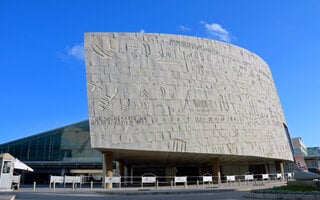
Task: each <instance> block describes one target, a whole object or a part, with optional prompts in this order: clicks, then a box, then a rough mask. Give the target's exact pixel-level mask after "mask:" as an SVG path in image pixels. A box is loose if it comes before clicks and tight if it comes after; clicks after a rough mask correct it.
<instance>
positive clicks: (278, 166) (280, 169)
mask: <svg viewBox="0 0 320 200" xmlns="http://www.w3.org/2000/svg"><path fill="white" fill-rule="evenodd" d="M275 165H276V171H277V173H278V172H280V173H281V179H282V180H284V170H283V162H282V161H280V160H278V161H276V162H275Z"/></svg>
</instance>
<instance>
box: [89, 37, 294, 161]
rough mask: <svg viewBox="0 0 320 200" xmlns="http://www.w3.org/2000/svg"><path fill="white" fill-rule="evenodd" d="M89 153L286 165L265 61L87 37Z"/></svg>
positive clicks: (225, 49)
mask: <svg viewBox="0 0 320 200" xmlns="http://www.w3.org/2000/svg"><path fill="white" fill-rule="evenodd" d="M85 56H86V70H87V72H86V74H87V94H88V104H89V115H90V134H91V143H92V147H93V148H98V149H108V150H113V149H117V150H121V149H124V150H143V151H157V152H162V151H164V152H190V153H204V154H232V155H248V156H257V157H266V158H276V159H284V160H292V155H291V152H290V148H289V143H288V138H287V135H286V132H285V129H284V126H283V124H284V123H285V119H284V116H283V112H282V109H281V106H280V102H279V98H278V95H277V91H276V88H275V85H274V82H273V79H272V75H271V73H270V70H269V67H268V66H267V64H266V63H265V62H264V61H263V60H262V59H261V58H259V57H258V56H257V55H255V54H254V53H252V52H250V51H248V50H245V49H243V48H240V47H237V46H234V45H231V44H227V43H223V42H218V41H214V40H209V39H202V38H196V37H187V36H178V35H166V34H142V33H86V34H85Z"/></svg>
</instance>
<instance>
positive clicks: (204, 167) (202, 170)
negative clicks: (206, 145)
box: [200, 163, 209, 176]
mask: <svg viewBox="0 0 320 200" xmlns="http://www.w3.org/2000/svg"><path fill="white" fill-rule="evenodd" d="M208 169H209V165H208V163H202V164H201V168H200V176H202V175H203V174H206V173H209V170H208Z"/></svg>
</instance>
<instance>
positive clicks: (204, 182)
mask: <svg viewBox="0 0 320 200" xmlns="http://www.w3.org/2000/svg"><path fill="white" fill-rule="evenodd" d="M220 178H221V179H220V180H219V179H218V177H217V176H212V175H211V174H204V175H202V176H156V175H154V174H151V173H147V174H144V175H142V176H117V175H114V176H112V177H103V176H94V177H93V176H50V181H49V187H50V188H51V189H53V190H55V188H56V187H60V188H61V187H63V188H70V186H72V187H71V188H72V189H73V190H75V189H77V188H90V189H94V188H106V184H107V183H109V184H110V183H111V184H112V185H113V188H119V189H120V188H123V187H125V188H129V187H137V188H155V189H159V188H160V187H169V188H173V189H174V188H188V187H190V188H207V187H220V186H228V185H229V186H230V185H233V186H238V185H239V186H241V185H244V184H246V185H250V184H251V185H261V184H266V183H271V182H282V181H288V180H290V179H293V173H285V174H280V173H271V174H244V175H225V176H221V177H220Z"/></svg>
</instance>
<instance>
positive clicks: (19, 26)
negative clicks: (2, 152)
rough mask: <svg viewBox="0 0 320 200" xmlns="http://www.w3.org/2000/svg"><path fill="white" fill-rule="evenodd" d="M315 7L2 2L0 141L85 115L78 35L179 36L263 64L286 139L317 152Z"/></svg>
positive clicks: (318, 28)
mask: <svg viewBox="0 0 320 200" xmlns="http://www.w3.org/2000/svg"><path fill="white" fill-rule="evenodd" d="M319 10H320V1H318V0H304V1H301V0H300V1H297V0H259V1H258V0H242V1H235V0H223V1H217V0H184V1H183V0H161V1H160V0H158V1H156V0H126V1H125V0H114V1H112V0H109V1H107V0H90V1H82V0H68V1H66V0H61V1H59V0H51V1H41V0H38V1H36V0H33V1H31V0H30V1H18V0H1V1H0V27H1V31H0V52H1V53H0V73H1V78H0V92H1V93H0V94H1V98H0V119H1V121H0V144H1V143H5V142H9V141H12V140H15V139H19V138H21V137H25V136H29V135H32V134H35V133H39V132H43V131H47V130H50V129H53V128H57V127H60V126H64V125H68V124H70V123H75V122H78V121H81V120H85V119H87V118H88V108H87V99H86V80H85V64H84V58H83V35H84V32H146V33H170V34H183V35H190V36H198V37H205V38H211V39H216V40H220V41H225V42H229V43H232V44H234V45H237V46H241V47H243V48H245V49H248V50H250V51H253V52H254V53H256V54H257V55H259V56H260V57H261V58H263V59H264V60H265V61H266V62H267V63H268V65H269V66H270V68H271V71H272V74H273V78H274V81H275V84H276V87H277V90H278V93H279V96H280V100H281V103H282V108H283V110H284V114H285V117H286V121H287V125H288V127H289V130H290V133H291V136H292V137H301V138H302V140H303V141H304V143H305V144H306V145H307V146H320V139H319V133H318V125H319V124H320V117H319V114H320V106H319V98H320V94H319V91H320V77H319V75H320V65H319V64H320V59H319V58H320V12H319Z"/></svg>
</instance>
